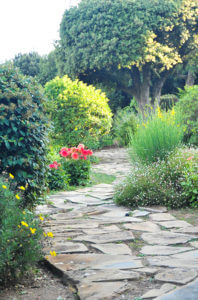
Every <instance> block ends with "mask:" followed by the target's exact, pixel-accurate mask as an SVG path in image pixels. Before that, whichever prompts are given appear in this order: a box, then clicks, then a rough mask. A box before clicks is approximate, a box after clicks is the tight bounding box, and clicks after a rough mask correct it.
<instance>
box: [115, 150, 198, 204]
mask: <svg viewBox="0 0 198 300" xmlns="http://www.w3.org/2000/svg"><path fill="white" fill-rule="evenodd" d="M197 171H198V151H197V150H195V149H181V150H178V151H177V153H172V154H171V155H170V157H169V158H168V159H167V160H166V161H159V162H155V163H153V164H151V165H140V164H137V165H136V166H134V167H133V171H132V173H131V174H130V176H128V177H127V178H126V180H125V181H124V183H123V184H122V185H120V186H119V187H118V188H117V191H116V193H115V197H114V199H115V202H116V203H117V204H120V205H126V206H129V207H137V206H151V205H165V206H167V207H171V208H180V207H198V202H197V199H198V175H197V174H198V173H197Z"/></svg>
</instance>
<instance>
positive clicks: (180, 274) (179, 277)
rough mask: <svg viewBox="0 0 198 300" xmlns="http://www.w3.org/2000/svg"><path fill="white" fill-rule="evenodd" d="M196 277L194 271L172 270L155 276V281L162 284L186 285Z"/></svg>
mask: <svg viewBox="0 0 198 300" xmlns="http://www.w3.org/2000/svg"><path fill="white" fill-rule="evenodd" d="M196 276H197V272H196V271H195V270H186V269H181V268H177V269H172V270H167V271H165V272H161V273H158V274H157V275H155V279H156V280H159V281H163V282H171V283H180V284H186V283H188V282H190V281H192V280H193V279H194V278H195V277H196Z"/></svg>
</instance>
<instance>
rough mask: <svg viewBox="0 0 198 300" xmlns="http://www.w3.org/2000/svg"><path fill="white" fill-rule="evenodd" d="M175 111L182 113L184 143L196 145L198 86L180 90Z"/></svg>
mask: <svg viewBox="0 0 198 300" xmlns="http://www.w3.org/2000/svg"><path fill="white" fill-rule="evenodd" d="M176 109H177V110H179V111H181V113H182V121H183V122H184V124H185V125H186V131H185V134H184V141H185V142H186V143H190V144H193V145H198V85H194V86H186V87H185V88H184V90H181V89H180V93H179V101H178V103H177V104H176Z"/></svg>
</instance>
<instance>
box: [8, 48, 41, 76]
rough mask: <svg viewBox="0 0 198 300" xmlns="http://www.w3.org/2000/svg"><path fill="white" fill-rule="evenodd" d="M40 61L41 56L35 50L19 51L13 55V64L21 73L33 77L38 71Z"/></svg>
mask: <svg viewBox="0 0 198 300" xmlns="http://www.w3.org/2000/svg"><path fill="white" fill-rule="evenodd" d="M40 61H41V56H40V55H39V54H38V53H37V52H30V53H25V54H21V53H19V54H17V55H16V56H15V58H14V60H13V64H14V66H15V67H17V68H19V69H20V71H21V73H22V74H23V75H27V76H32V77H35V76H37V75H38V74H39V73H40Z"/></svg>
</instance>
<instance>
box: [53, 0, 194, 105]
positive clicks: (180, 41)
mask: <svg viewBox="0 0 198 300" xmlns="http://www.w3.org/2000/svg"><path fill="white" fill-rule="evenodd" d="M197 16H198V2H197V0H163V1H162V0H149V1H146V0H138V1H137V0H100V1H98V0H90V1H85V0H84V1H81V2H80V4H79V5H78V7H76V8H72V9H70V10H67V11H65V14H64V16H63V19H62V23H61V26H60V37H61V39H60V41H59V45H58V47H57V56H58V61H59V63H58V67H59V72H60V73H62V74H69V75H72V76H78V77H80V78H83V80H87V81H89V82H90V81H91V80H92V79H93V78H94V79H97V80H98V81H102V82H105V81H107V80H108V81H112V82H114V83H116V85H117V86H118V87H119V88H120V89H122V90H123V91H124V92H125V93H127V94H128V95H130V96H134V97H135V98H136V100H137V102H138V104H139V107H140V109H141V110H144V107H145V105H146V104H149V99H152V102H154V100H155V99H157V101H159V98H160V94H161V89H162V87H163V84H164V82H165V80H166V78H167V76H168V75H169V74H170V73H171V72H172V70H173V69H174V68H175V66H176V65H178V64H180V63H182V62H185V61H186V60H187V59H188V57H189V54H190V53H191V52H192V51H194V50H195V49H197V46H198V43H197V34H198V26H197Z"/></svg>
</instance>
